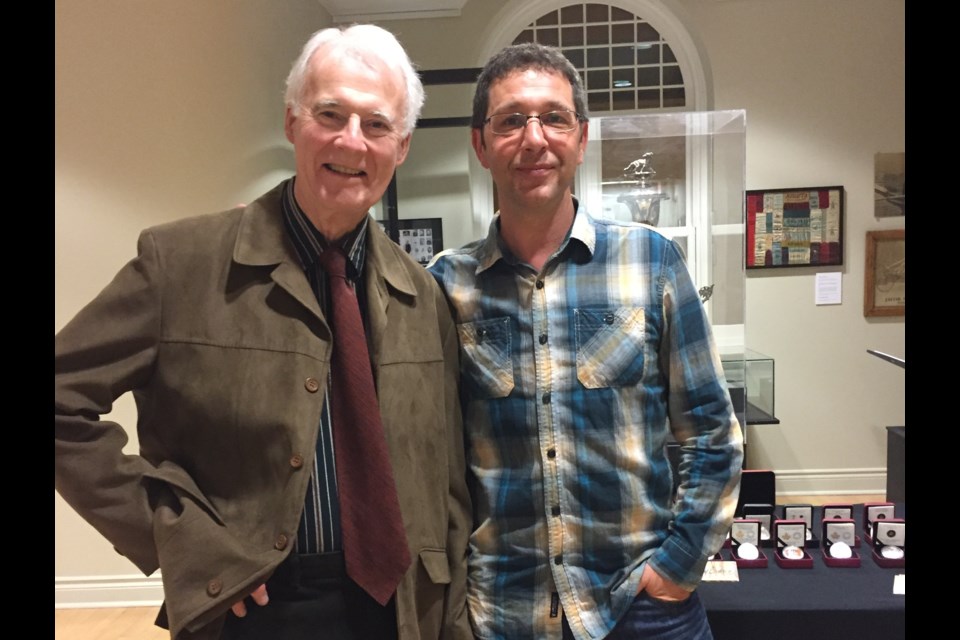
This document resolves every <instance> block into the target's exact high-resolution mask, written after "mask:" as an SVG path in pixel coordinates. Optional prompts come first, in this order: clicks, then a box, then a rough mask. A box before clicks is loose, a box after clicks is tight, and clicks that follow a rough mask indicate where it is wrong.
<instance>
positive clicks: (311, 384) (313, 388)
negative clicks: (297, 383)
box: [303, 378, 320, 393]
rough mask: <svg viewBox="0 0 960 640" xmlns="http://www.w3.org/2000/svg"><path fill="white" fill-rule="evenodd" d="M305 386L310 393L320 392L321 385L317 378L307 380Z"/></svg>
mask: <svg viewBox="0 0 960 640" xmlns="http://www.w3.org/2000/svg"><path fill="white" fill-rule="evenodd" d="M303 386H304V388H305V389H306V390H307V391H309V392H310V393H316V392H317V391H320V383H319V382H318V381H317V379H316V378H307V379H306V381H305V382H304V383H303Z"/></svg>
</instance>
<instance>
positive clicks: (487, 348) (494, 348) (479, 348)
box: [457, 318, 514, 398]
mask: <svg viewBox="0 0 960 640" xmlns="http://www.w3.org/2000/svg"><path fill="white" fill-rule="evenodd" d="M457 333H458V334H459V336H460V349H461V351H462V352H463V358H462V361H461V365H460V367H461V373H462V374H463V381H464V384H465V385H467V386H468V390H469V391H470V395H471V396H473V397H479V398H505V397H507V396H508V395H510V392H511V391H513V386H514V384H513V359H512V357H511V346H512V345H511V342H510V319H509V318H492V319H490V320H479V321H477V322H464V323H462V324H459V325H457Z"/></svg>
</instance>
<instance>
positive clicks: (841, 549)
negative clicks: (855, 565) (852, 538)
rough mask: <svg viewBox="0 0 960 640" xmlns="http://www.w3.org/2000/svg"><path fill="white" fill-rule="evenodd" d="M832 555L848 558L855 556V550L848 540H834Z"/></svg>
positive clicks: (832, 556) (831, 547) (833, 556)
mask: <svg viewBox="0 0 960 640" xmlns="http://www.w3.org/2000/svg"><path fill="white" fill-rule="evenodd" d="M830 557H831V558H838V559H846V558H852V557H853V550H852V549H851V548H850V545H848V544H847V543H846V542H839V541H838V542H834V543H833V544H831V545H830Z"/></svg>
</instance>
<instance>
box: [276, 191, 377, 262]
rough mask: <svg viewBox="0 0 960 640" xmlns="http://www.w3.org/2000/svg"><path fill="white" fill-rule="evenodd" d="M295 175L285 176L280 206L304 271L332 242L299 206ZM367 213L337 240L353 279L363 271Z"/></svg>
mask: <svg viewBox="0 0 960 640" xmlns="http://www.w3.org/2000/svg"><path fill="white" fill-rule="evenodd" d="M295 180H296V177H293V178H290V179H289V180H287V182H286V184H285V185H284V188H283V197H282V198H281V203H282V208H283V222H284V226H285V227H286V229H287V233H288V234H289V235H290V239H291V240H292V241H293V245H294V247H296V250H297V257H299V258H300V264H301V266H302V267H303V269H304V270H305V271H307V270H312V269H315V268H316V266H317V263H318V262H319V260H320V254H321V253H322V252H323V251H324V250H326V249H327V248H328V247H330V245H331V244H332V243H331V242H330V241H329V240H327V239H326V238H325V237H324V236H323V234H322V233H320V231H318V230H317V228H316V227H315V226H313V223H312V222H310V219H309V218H307V214H306V213H304V212H303V209H301V208H300V204H299V203H298V202H297V198H296V195H295V194H294V191H293V185H294V181H295ZM369 221H370V216H369V215H367V216H364V217H363V220H361V221H360V224H358V225H357V226H356V228H355V229H353V231H350V232H349V233H347V234H346V235H345V236H344V237H343V238H342V239H341V240H340V241H339V242H338V243H336V244H338V245H339V246H340V247H341V248H342V249H343V252H344V253H345V254H346V255H347V262H348V267H347V271H348V273H347V275H348V276H349V277H350V279H351V280H357V279H358V278H359V274H361V273H363V263H364V260H365V257H366V251H365V247H366V237H367V225H368V224H369Z"/></svg>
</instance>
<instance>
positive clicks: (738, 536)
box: [730, 519, 767, 569]
mask: <svg viewBox="0 0 960 640" xmlns="http://www.w3.org/2000/svg"><path fill="white" fill-rule="evenodd" d="M742 544H750V545H753V549H754V551H755V552H756V556H757V557H756V558H750V557H741V556H740V545H742ZM730 557H731V558H732V559H733V560H734V561H735V562H736V563H737V567H739V568H741V569H766V568H767V556H766V554H765V553H764V552H763V549H761V548H760V521H759V520H740V519H737V520H734V521H733V522H732V523H731V525H730Z"/></svg>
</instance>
